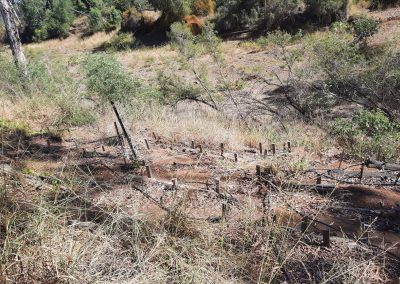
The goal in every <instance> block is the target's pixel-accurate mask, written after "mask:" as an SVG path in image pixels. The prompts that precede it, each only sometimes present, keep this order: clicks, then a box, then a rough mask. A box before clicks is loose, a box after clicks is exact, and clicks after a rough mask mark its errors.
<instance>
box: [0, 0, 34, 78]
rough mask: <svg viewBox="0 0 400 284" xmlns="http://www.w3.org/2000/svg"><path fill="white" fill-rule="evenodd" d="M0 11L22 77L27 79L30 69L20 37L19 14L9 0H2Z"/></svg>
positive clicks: (0, 0)
mask: <svg viewBox="0 0 400 284" xmlns="http://www.w3.org/2000/svg"><path fill="white" fill-rule="evenodd" d="M0 13H1V16H2V17H3V21H4V26H5V28H6V31H7V36H8V40H9V42H10V47H11V51H12V54H13V56H14V60H15V64H16V65H17V68H18V70H19V71H20V73H21V77H22V78H23V79H26V78H27V77H28V69H27V67H26V58H25V55H24V51H23V49H22V44H21V39H20V37H19V32H18V24H17V21H18V18H17V14H16V12H15V10H14V7H13V6H12V5H11V4H10V3H9V2H8V0H0Z"/></svg>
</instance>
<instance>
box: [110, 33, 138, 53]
mask: <svg viewBox="0 0 400 284" xmlns="http://www.w3.org/2000/svg"><path fill="white" fill-rule="evenodd" d="M134 46H135V37H134V36H133V35H132V34H131V33H120V34H117V35H114V36H113V37H112V38H111V39H110V40H109V41H107V42H106V43H104V45H103V47H104V48H105V49H107V50H111V51H121V50H128V49H130V48H133V47H134Z"/></svg>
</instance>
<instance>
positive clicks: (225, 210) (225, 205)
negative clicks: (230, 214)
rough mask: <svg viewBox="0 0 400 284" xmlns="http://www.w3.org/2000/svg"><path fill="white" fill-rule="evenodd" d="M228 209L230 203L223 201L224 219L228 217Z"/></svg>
mask: <svg viewBox="0 0 400 284" xmlns="http://www.w3.org/2000/svg"><path fill="white" fill-rule="evenodd" d="M227 211H228V204H226V202H224V203H222V219H225V218H226V213H227Z"/></svg>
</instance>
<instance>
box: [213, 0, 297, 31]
mask: <svg viewBox="0 0 400 284" xmlns="http://www.w3.org/2000/svg"><path fill="white" fill-rule="evenodd" d="M298 4H299V1H298V0H270V1H257V0H251V1H247V0H227V1H216V29H217V30H218V31H220V32H231V31H236V30H242V29H254V28H259V29H263V30H271V29H272V28H275V27H277V26H279V24H280V23H281V22H283V20H285V19H286V18H288V17H289V16H290V15H292V14H294V13H295V12H296V9H297V8H298ZM265 5H266V6H265Z"/></svg>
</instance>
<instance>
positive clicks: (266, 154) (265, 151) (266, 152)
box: [264, 149, 268, 158]
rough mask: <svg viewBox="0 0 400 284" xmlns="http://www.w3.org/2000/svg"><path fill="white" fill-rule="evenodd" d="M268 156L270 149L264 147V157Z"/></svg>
mask: <svg viewBox="0 0 400 284" xmlns="http://www.w3.org/2000/svg"><path fill="white" fill-rule="evenodd" d="M267 156H268V150H267V149H264V158H266V157H267Z"/></svg>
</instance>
